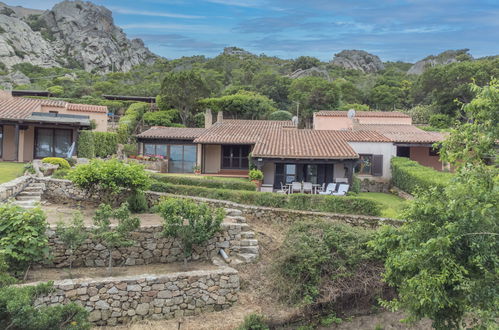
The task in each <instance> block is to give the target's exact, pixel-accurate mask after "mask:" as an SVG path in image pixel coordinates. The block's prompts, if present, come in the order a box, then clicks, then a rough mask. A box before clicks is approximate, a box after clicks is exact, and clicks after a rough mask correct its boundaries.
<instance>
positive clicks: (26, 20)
mask: <svg viewBox="0 0 499 330" xmlns="http://www.w3.org/2000/svg"><path fill="white" fill-rule="evenodd" d="M155 58H156V55H154V54H153V53H151V52H150V51H149V50H148V49H147V48H146V47H145V46H144V43H143V42H142V40H140V39H134V40H129V39H127V37H126V35H125V33H124V32H123V30H122V29H120V28H119V27H117V26H115V25H114V21H113V18H112V13H111V11H110V10H108V9H106V8H105V7H102V6H97V5H94V4H93V3H91V2H84V1H63V2H60V3H58V4H56V5H55V6H54V7H53V8H52V9H51V10H48V11H45V12H41V11H33V10H28V9H25V8H20V7H9V6H6V5H4V4H0V62H2V63H3V64H4V65H5V66H6V67H8V68H10V67H12V66H13V65H14V64H17V63H25V62H27V63H31V64H33V65H37V66H42V67H57V66H63V67H81V68H83V69H85V70H87V71H92V70H94V71H98V72H108V71H111V70H115V71H128V70H130V69H131V68H132V67H133V66H134V65H138V64H141V63H151V62H153V61H154V60H155Z"/></svg>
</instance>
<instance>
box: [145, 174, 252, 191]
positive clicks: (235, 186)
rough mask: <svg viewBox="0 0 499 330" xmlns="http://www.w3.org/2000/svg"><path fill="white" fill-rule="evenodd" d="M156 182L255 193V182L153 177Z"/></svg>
mask: <svg viewBox="0 0 499 330" xmlns="http://www.w3.org/2000/svg"><path fill="white" fill-rule="evenodd" d="M152 177H153V178H154V179H155V180H158V181H161V182H165V183H171V184H175V185H183V186H199V187H206V188H215V189H231V190H249V191H255V189H256V185H255V184H254V183H253V182H244V181H238V180H230V179H210V178H208V177H199V178H193V177H186V176H177V175H152Z"/></svg>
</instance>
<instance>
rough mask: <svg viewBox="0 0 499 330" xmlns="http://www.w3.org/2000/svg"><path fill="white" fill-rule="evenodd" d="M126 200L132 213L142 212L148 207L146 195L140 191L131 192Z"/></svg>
mask: <svg viewBox="0 0 499 330" xmlns="http://www.w3.org/2000/svg"><path fill="white" fill-rule="evenodd" d="M127 202H128V207H129V209H130V211H132V212H134V213H142V212H145V211H147V209H148V205H147V199H146V195H144V193H143V192H142V191H136V192H134V193H132V194H131V195H130V197H128V200H127Z"/></svg>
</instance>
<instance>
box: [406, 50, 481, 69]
mask: <svg viewBox="0 0 499 330" xmlns="http://www.w3.org/2000/svg"><path fill="white" fill-rule="evenodd" d="M470 59H473V57H472V56H471V55H470V54H469V49H458V50H446V51H445V52H443V53H440V54H438V55H436V56H434V55H430V56H427V57H425V58H424V59H422V60H421V61H418V62H416V63H414V65H413V66H412V67H411V68H410V69H409V70H408V71H407V73H409V74H417V75H419V74H422V73H423V72H424V71H425V70H426V69H428V68H431V67H434V66H437V65H445V64H451V63H454V62H459V61H463V60H470Z"/></svg>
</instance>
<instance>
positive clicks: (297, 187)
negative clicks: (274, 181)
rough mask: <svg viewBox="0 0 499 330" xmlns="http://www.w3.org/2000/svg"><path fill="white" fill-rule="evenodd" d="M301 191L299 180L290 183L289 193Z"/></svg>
mask: <svg viewBox="0 0 499 330" xmlns="http://www.w3.org/2000/svg"><path fill="white" fill-rule="evenodd" d="M295 192H299V193H300V192H301V182H293V183H291V193H295Z"/></svg>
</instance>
